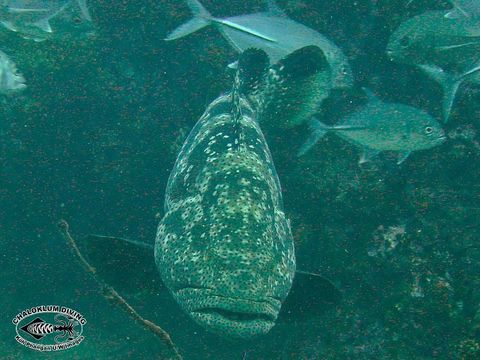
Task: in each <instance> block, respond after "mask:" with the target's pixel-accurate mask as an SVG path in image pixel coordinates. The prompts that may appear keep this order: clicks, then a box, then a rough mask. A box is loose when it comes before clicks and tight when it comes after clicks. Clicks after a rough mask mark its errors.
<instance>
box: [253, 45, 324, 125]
mask: <svg viewBox="0 0 480 360" xmlns="http://www.w3.org/2000/svg"><path fill="white" fill-rule="evenodd" d="M331 86H332V85H331V69H330V65H329V64H328V61H327V59H326V57H325V55H324V53H323V51H322V50H321V49H320V48H319V47H317V46H306V47H303V48H301V49H298V50H296V51H294V52H292V53H291V54H290V55H288V56H286V57H285V58H283V59H281V60H280V61H279V62H278V63H277V64H275V65H273V66H272V67H271V68H270V71H269V72H268V78H267V80H266V89H265V93H264V96H263V101H262V102H263V104H264V108H263V109H262V111H261V116H260V122H261V123H262V122H265V123H276V126H280V127H290V126H294V125H298V124H300V123H302V122H305V121H307V120H308V119H309V118H310V117H311V116H313V115H314V114H315V113H316V112H317V111H318V107H319V105H320V104H321V102H322V100H323V99H324V98H325V97H327V96H328V94H329V93H330V90H331Z"/></svg>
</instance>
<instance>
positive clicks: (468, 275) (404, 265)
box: [0, 0, 480, 360]
mask: <svg viewBox="0 0 480 360" xmlns="http://www.w3.org/2000/svg"><path fill="white" fill-rule="evenodd" d="M405 3H406V2H405V1H401V0H398V1H396V0H384V1H382V0H378V1H373V0H358V1H353V0H341V1H337V2H323V1H293V0H292V1H287V0H283V1H279V4H280V6H281V7H282V8H283V9H285V11H286V12H287V13H288V15H289V16H290V17H292V18H293V19H295V20H297V21H300V22H302V23H304V24H306V25H308V26H310V27H312V28H313V29H315V30H317V31H320V32H321V33H323V34H325V35H326V36H328V37H329V38H330V39H331V40H333V41H334V42H335V43H336V44H337V45H339V46H340V47H341V48H342V49H343V50H344V52H345V53H346V54H347V56H348V57H349V59H350V62H351V65H352V68H353V72H354V75H355V81H356V85H355V88H354V89H353V90H351V91H342V92H336V93H334V94H332V96H331V97H330V98H329V99H327V100H326V101H325V103H324V104H323V111H322V114H323V120H324V121H325V122H326V123H329V124H334V123H335V122H336V121H338V119H339V118H340V117H341V116H342V115H344V114H347V113H349V112H351V111H354V109H355V108H356V107H357V106H360V105H361V104H362V101H364V96H363V95H362V91H361V87H364V86H366V87H369V88H370V89H373V91H375V93H376V94H377V95H378V96H380V97H381V98H382V99H384V100H388V101H392V102H403V103H406V104H409V105H412V106H415V107H418V108H421V109H423V110H425V111H428V112H429V113H430V114H432V115H433V116H435V117H437V118H440V117H441V112H442V109H441V89H440V88H439V86H438V85H437V84H436V83H435V82H433V81H431V80H429V79H428V78H427V77H426V76H425V75H422V74H421V73H419V72H418V71H416V70H414V69H413V68H412V67H409V66H406V65H399V64H395V63H393V62H391V61H390V60H388V59H387V57H386V55H385V54H384V49H385V46H386V43H387V41H388V38H389V36H390V34H391V33H392V31H393V30H394V29H395V28H396V27H397V26H398V25H399V24H400V22H402V21H403V20H405V19H407V18H409V17H411V16H413V15H416V14H419V13H421V12H422V11H424V10H426V9H432V8H435V6H436V5H438V6H440V8H448V5H447V4H445V3H443V2H438V4H435V1H430V2H429V1H416V2H414V3H413V4H412V5H410V6H409V7H407V6H406V4H405ZM204 5H205V6H206V7H208V8H209V9H211V10H212V12H213V13H214V14H215V15H218V16H230V15H236V14H241V13H250V12H253V11H259V10H261V9H263V5H262V3H261V2H260V1H253V0H252V1H250V0H249V1H242V2H240V1H223V2H222V1H216V0H208V1H207V0H205V1H204ZM89 7H90V10H91V12H92V16H93V20H94V23H95V27H96V29H97V36H96V37H95V38H92V39H80V40H75V41H72V40H71V39H65V40H62V39H52V40H47V41H45V42H40V43H36V42H32V41H28V40H25V39H22V38H21V37H19V36H18V35H17V34H15V33H13V32H8V31H2V32H1V33H0V39H1V44H2V45H1V47H0V49H1V50H3V51H5V52H6V53H8V54H9V55H10V56H11V57H12V59H14V61H15V62H16V64H17V66H18V67H19V68H21V71H22V72H23V74H24V76H25V78H26V79H27V85H28V88H27V89H26V90H25V91H24V92H22V93H21V94H18V95H15V96H8V97H4V98H2V104H1V106H0V113H1V120H0V241H1V244H2V251H1V255H0V268H1V272H0V284H1V286H2V287H1V288H2V290H3V291H2V296H1V297H0V307H1V309H2V311H1V315H2V316H1V317H0V319H1V322H0V339H1V341H0V358H1V359H37V358H65V359H72V358H75V359H127V358H128V359H144V358H145V359H147V358H152V357H153V358H155V357H158V358H168V357H169V356H170V355H171V354H170V353H169V352H168V350H167V349H166V348H165V345H164V344H163V343H162V342H161V341H160V340H159V339H158V338H156V337H155V336H154V335H152V334H151V333H150V332H148V331H146V330H145V329H144V328H142V327H141V326H139V325H138V324H136V323H135V322H134V321H133V320H132V319H131V318H130V317H128V315H126V314H125V313H124V312H123V311H122V310H121V309H119V308H118V307H116V306H113V305H112V304H110V303H109V302H107V301H106V299H105V298H104V297H103V296H102V293H101V291H100V288H99V287H98V284H97V283H96V282H95V281H94V280H93V279H92V278H91V276H89V274H87V273H86V272H85V271H84V270H83V269H82V267H81V266H80V265H79V263H78V262H77V260H76V258H75V257H74V256H73V254H72V253H71V251H70V249H69V247H68V246H67V245H66V243H65V241H64V239H63V238H62V236H61V234H60V233H59V231H58V228H57V222H58V221H59V220H60V219H66V220H67V221H68V222H69V224H70V226H71V230H72V234H73V235H74V236H75V237H76V238H78V239H81V238H82V237H83V236H84V235H86V234H90V233H96V234H109V235H114V236H120V237H124V238H130V239H137V240H141V241H144V242H147V243H152V242H153V241H154V238H155V231H156V226H157V224H158V221H159V218H160V217H161V216H162V215H163V201H164V190H165V187H166V182H167V179H168V175H169V173H170V171H171V169H172V166H173V163H174V161H175V158H176V156H177V153H178V151H179V149H180V146H181V144H182V143H183V141H184V139H185V137H186V136H187V135H188V132H189V131H190V129H191V128H192V126H193V125H194V124H195V122H196V121H197V120H198V118H199V117H200V115H201V114H202V113H203V111H204V110H205V108H206V106H207V105H208V104H209V103H210V102H211V101H212V100H213V99H215V98H216V97H217V96H218V95H219V94H220V93H222V92H225V91H227V90H228V89H230V87H231V78H230V73H229V71H228V70H227V69H226V65H227V64H228V63H229V62H231V61H232V60H233V59H235V55H236V54H235V52H234V51H233V50H232V49H231V47H230V46H229V45H228V43H227V42H226V41H225V40H224V39H223V38H222V37H221V35H220V34H219V33H218V32H217V31H215V30H214V29H205V30H202V31H201V32H198V33H196V34H193V35H191V36H189V37H187V38H184V39H181V40H178V41H175V42H169V43H165V42H163V41H162V38H163V37H164V36H165V34H166V33H167V32H168V31H171V30H172V29H173V28H174V27H175V26H177V25H178V24H180V22H181V21H184V20H186V19H188V17H189V16H190V15H189V13H188V10H187V9H186V7H185V6H182V4H181V2H180V1H165V0H162V1H149V0H144V1H140V0H134V1H121V2H119V1H112V0H102V1H98V2H94V1H90V2H89ZM479 94H480V93H479V88H478V87H475V86H466V87H463V88H461V90H460V93H459V97H458V99H457V101H456V104H455V106H454V109H453V113H452V115H451V118H450V121H449V122H448V124H447V125H446V126H445V130H446V133H447V134H448V136H449V140H448V141H447V142H446V143H445V144H443V145H442V146H439V147H436V148H432V149H430V150H426V151H422V152H417V153H414V154H413V155H412V156H411V157H410V158H409V159H407V161H405V162H404V163H403V164H401V165H400V166H398V165H396V162H395V156H394V155H393V154H390V153H386V154H383V155H382V156H380V157H379V158H378V159H376V160H375V161H373V162H371V163H368V164H365V165H362V166H359V165H358V164H357V162H358V156H359V152H360V150H359V149H358V147H356V146H354V145H352V144H350V143H348V142H345V141H344V140H342V139H340V138H339V137H336V136H335V135H332V134H329V135H327V137H326V138H324V139H322V140H321V142H320V143H319V144H317V146H316V147H315V148H314V149H313V150H312V151H310V152H309V153H307V154H306V155H305V156H304V157H301V158H297V157H296V156H295V154H294V152H292V148H297V147H298V146H300V145H301V144H302V143H303V141H304V140H305V138H306V136H307V135H308V129H307V128H306V127H302V126H300V127H297V128H294V129H292V130H289V131H288V132H286V131H283V130H278V129H275V127H271V126H270V127H266V128H265V129H264V132H265V136H266V138H267V140H268V143H269V146H270V149H271V152H272V155H273V158H274V161H275V165H276V168H277V171H278V173H279V178H280V181H281V183H282V187H283V196H284V201H285V210H286V213H287V215H288V217H289V218H290V219H291V222H292V231H293V235H294V239H295V246H296V253H297V267H298V268H299V269H301V270H304V271H309V272H314V273H319V274H322V275H323V276H325V277H327V278H328V279H330V280H331V281H332V282H333V283H334V284H335V285H336V286H337V287H338V289H339V291H340V292H341V298H340V299H338V298H336V299H332V297H331V296H330V297H329V296H328V294H325V293H323V292H322V289H313V288H312V289H303V290H304V292H303V293H301V294H300V295H299V296H302V297H307V299H308V302H310V303H311V304H312V306H311V307H307V308H305V309H298V308H296V306H295V301H294V300H291V301H289V300H287V303H286V304H285V306H284V309H283V310H282V313H281V314H280V317H279V319H278V321H277V325H276V326H275V327H274V328H273V329H272V330H271V331H270V333H269V334H267V335H266V336H263V337H261V338H258V339H255V340H251V341H243V342H241V341H232V340H228V339H222V338H220V337H218V336H216V335H212V334H210V333H207V332H205V331H204V330H203V329H202V328H200V327H199V326H198V325H196V324H195V323H194V322H193V321H191V320H190V319H189V318H188V317H187V315H185V314H184V313H183V312H182V311H181V310H180V309H179V307H178V306H177V304H176V303H175V302H174V300H173V299H172V298H171V296H170V295H169V293H168V291H167V290H166V289H165V290H164V291H161V292H159V293H157V294H156V295H155V296H147V294H144V293H139V294H136V295H135V296H127V295H126V296H125V298H126V299H127V300H128V301H129V303H130V304H131V305H132V306H134V307H135V309H136V310H137V311H138V312H139V313H140V314H141V315H142V316H144V317H145V318H147V319H149V320H152V321H154V322H155V323H157V324H159V325H161V326H162V328H164V329H165V330H166V331H168V333H169V334H170V335H171V337H172V340H173V341H174V342H175V344H176V345H177V346H178V348H179V349H180V352H181V354H182V356H183V357H184V359H248V360H252V359H477V358H479V357H480V332H479V326H480V313H479V302H480V293H479V290H478V289H479V281H480V280H479V279H480V268H479V261H480V249H479V248H480V245H479V241H480V235H479V234H480V226H479V223H480V222H479V216H480V207H479V205H478V203H479V201H478V199H479V198H480V187H479V183H480V181H479V180H480V165H479V164H480V162H479V160H480V138H479V136H478V131H479V118H480V108H479V106H478V103H479V100H480V97H479V96H480V95H479ZM118 277H119V278H120V279H121V278H122V274H118ZM297 295H298V294H297ZM44 304H45V305H47V304H59V305H64V306H68V307H70V308H73V309H75V310H77V311H79V312H81V313H82V314H83V315H84V316H85V318H86V319H87V321H88V322H87V324H86V325H85V328H84V334H83V335H84V336H85V339H84V340H83V342H82V343H81V344H80V345H79V346H77V347H75V348H72V349H69V350H66V351H60V352H56V353H48V354H46V353H44V354H40V353H39V352H36V351H33V350H30V349H27V348H25V347H23V346H21V345H20V344H18V343H17V342H16V341H15V326H14V325H13V324H12V318H13V317H15V315H16V314H17V313H19V312H21V311H22V310H24V309H26V308H30V307H32V306H36V305H44Z"/></svg>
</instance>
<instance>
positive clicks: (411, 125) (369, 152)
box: [299, 90, 446, 164]
mask: <svg viewBox="0 0 480 360" xmlns="http://www.w3.org/2000/svg"><path fill="white" fill-rule="evenodd" d="M366 92H367V95H368V97H369V101H368V103H367V105H366V106H365V107H363V108H362V109H360V110H358V111H356V112H354V113H352V114H350V115H348V116H346V117H345V118H344V119H343V120H342V121H341V122H340V124H338V125H334V126H327V125H324V124H322V123H321V122H320V121H318V120H313V121H312V122H311V128H312V130H313V133H312V136H311V137H310V138H309V139H308V140H307V142H306V143H305V144H304V145H303V146H302V147H301V148H300V151H299V155H303V154H305V153H306V152H307V151H308V150H309V149H310V148H311V147H312V146H313V145H314V144H315V143H316V142H317V141H318V139H320V138H321V137H323V136H324V135H325V134H326V133H327V132H329V131H333V132H335V133H336V134H337V135H338V136H340V137H342V138H344V139H345V140H347V141H349V142H352V143H354V144H357V145H359V146H361V147H362V148H363V149H364V152H363V154H362V156H361V158H360V161H359V164H362V163H365V162H367V161H369V160H371V159H372V158H373V157H375V156H376V155H377V154H378V153H380V152H382V151H397V152H398V153H399V156H398V161H397V164H401V163H402V162H403V161H405V160H406V159H407V158H408V156H409V155H410V154H411V153H412V152H413V151H417V150H424V149H429V148H432V147H434V146H438V145H440V144H442V143H443V142H444V141H445V140H446V137H445V132H444V131H443V129H442V127H441V126H440V124H439V123H438V122H437V121H436V120H435V119H434V118H433V117H431V116H430V115H429V114H427V113H426V112H424V111H421V110H419V109H417V108H414V107H411V106H407V105H404V104H397V103H386V102H383V101H381V100H380V99H379V98H377V97H376V96H375V95H374V94H373V93H371V92H370V91H368V90H366Z"/></svg>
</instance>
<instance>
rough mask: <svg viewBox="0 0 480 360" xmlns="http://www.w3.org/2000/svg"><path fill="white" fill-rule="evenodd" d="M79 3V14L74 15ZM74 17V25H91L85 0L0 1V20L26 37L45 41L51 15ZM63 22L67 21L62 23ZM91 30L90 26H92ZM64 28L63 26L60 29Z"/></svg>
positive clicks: (53, 16)
mask: <svg viewBox="0 0 480 360" xmlns="http://www.w3.org/2000/svg"><path fill="white" fill-rule="evenodd" d="M75 5H77V6H78V8H79V10H80V15H79V16H77V15H73V11H72V7H73V6H75ZM67 17H68V18H69V19H70V20H71V26H72V27H75V28H77V29H81V30H84V29H83V27H82V25H91V21H92V18H91V16H90V13H89V11H88V8H87V4H86V0H50V1H46V0H3V1H1V2H0V23H1V24H2V25H3V26H4V27H5V28H7V29H8V30H11V31H14V32H18V33H20V34H21V35H22V36H23V37H25V38H27V39H33V40H36V41H43V40H45V39H47V38H48V37H50V34H51V33H53V32H54V31H53V29H52V27H51V25H50V21H51V20H52V19H55V20H56V19H57V18H60V21H61V22H62V21H63V20H64V18H67ZM63 25H64V24H63ZM89 30H91V29H90V28H89ZM60 32H61V30H60Z"/></svg>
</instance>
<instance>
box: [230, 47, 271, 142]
mask: <svg viewBox="0 0 480 360" xmlns="http://www.w3.org/2000/svg"><path fill="white" fill-rule="evenodd" d="M269 61H270V60H269V58H268V56H267V54H266V53H265V52H264V51H263V50H259V49H247V50H245V51H244V52H243V53H242V54H241V55H240V58H239V59H238V66H237V71H236V74H235V81H234V84H233V89H232V93H231V101H232V120H233V133H232V141H233V143H232V147H233V148H234V149H238V148H239V146H240V144H242V143H243V132H242V128H241V118H242V116H243V106H244V105H243V104H242V98H243V99H245V98H246V97H248V96H255V94H256V93H257V92H258V90H259V89H260V88H261V83H262V80H263V79H264V74H265V72H266V70H267V68H268V64H269Z"/></svg>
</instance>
